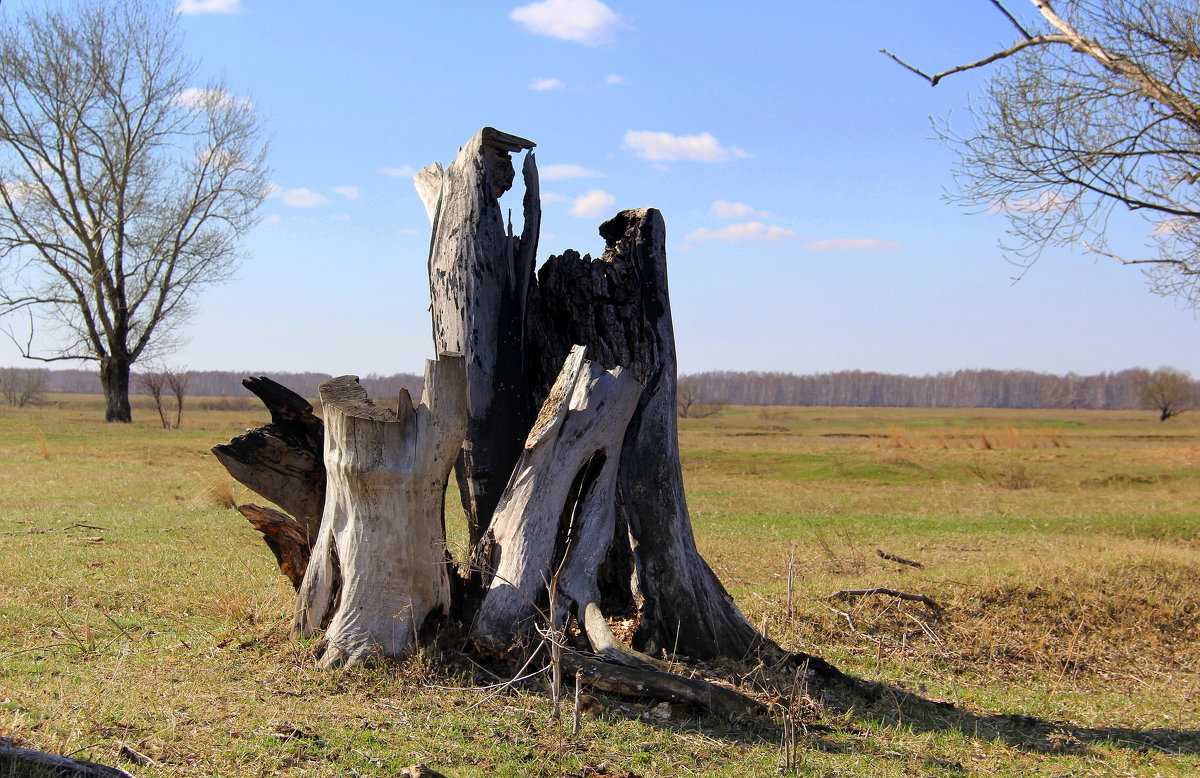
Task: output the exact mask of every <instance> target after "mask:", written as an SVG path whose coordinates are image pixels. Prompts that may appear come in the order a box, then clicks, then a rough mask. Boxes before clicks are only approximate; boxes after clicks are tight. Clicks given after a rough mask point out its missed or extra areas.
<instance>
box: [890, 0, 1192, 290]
mask: <svg viewBox="0 0 1200 778" xmlns="http://www.w3.org/2000/svg"><path fill="white" fill-rule="evenodd" d="M990 2H991V3H992V5H994V6H995V7H996V8H997V9H998V10H999V11H1000V12H1001V13H1002V14H1003V15H1004V17H1006V18H1007V20H1008V22H1009V23H1010V24H1011V25H1012V27H1013V28H1015V30H1016V32H1017V39H1016V40H1015V41H1014V42H1013V43H1012V45H1011V46H1008V47H1007V48H1003V49H1000V50H998V51H994V52H991V53H989V54H987V55H986V56H983V57H981V58H980V59H978V60H976V61H974V62H969V63H966V64H962V65H957V66H955V67H952V68H950V69H948V70H944V71H942V72H940V73H936V74H933V75H929V74H927V73H925V72H923V71H921V70H920V69H918V68H916V67H914V66H913V65H910V64H908V63H907V62H905V61H903V60H901V59H900V58H899V57H897V56H896V55H894V54H891V53H890V52H888V51H886V50H884V52H883V53H885V54H887V55H888V56H890V57H892V58H893V59H894V60H896V61H897V62H899V63H900V64H901V65H903V66H904V67H906V68H908V69H909V70H911V71H913V72H914V73H917V74H918V75H920V76H921V77H922V78H925V79H926V80H928V81H929V82H930V83H931V84H933V85H935V86H936V85H937V84H938V83H939V82H940V81H941V80H943V79H944V78H946V77H948V76H952V75H954V74H956V73H961V72H963V71H967V70H972V69H975V68H981V67H987V66H993V63H997V64H995V65H994V67H995V68H996V71H995V73H994V75H993V76H992V79H991V82H990V84H989V85H988V86H987V88H986V91H985V92H984V94H983V95H982V97H981V99H979V100H978V101H976V102H975V103H974V104H973V105H972V106H971V112H972V114H973V116H974V120H975V121H974V125H975V126H974V130H973V131H972V132H970V133H969V134H966V135H965V136H964V135H959V134H957V133H956V132H955V131H954V130H952V129H951V128H950V127H949V126H948V125H945V126H943V127H941V128H940V129H939V132H940V133H941V135H942V137H943V138H944V139H945V140H948V141H949V142H951V143H952V145H954V146H956V147H957V149H958V151H959V162H958V165H957V169H956V171H955V172H956V180H957V184H958V194H957V195H952V196H951V199H953V200H957V201H958V202H960V203H962V204H964V205H967V206H971V207H975V208H980V209H984V210H989V211H992V212H1001V213H1003V214H1004V215H1006V216H1007V217H1008V220H1009V224H1010V230H1009V239H1007V240H1006V241H1004V247H1005V248H1006V249H1008V250H1009V252H1010V255H1011V256H1013V257H1014V258H1015V259H1016V260H1017V261H1018V262H1020V263H1021V264H1024V265H1026V266H1028V264H1030V263H1032V262H1033V261H1034V260H1036V259H1037V257H1038V256H1039V255H1040V254H1041V253H1042V252H1043V251H1044V250H1045V249H1047V248H1049V247H1056V246H1068V247H1080V248H1083V249H1085V250H1086V251H1088V252H1091V253H1092V254H1094V255H1097V256H1101V257H1107V258H1111V259H1115V260H1117V261H1119V262H1122V263H1124V264H1127V265H1137V266H1140V267H1141V268H1142V269H1143V270H1145V271H1146V273H1147V275H1148V276H1149V277H1150V279H1151V282H1152V285H1153V287H1152V288H1153V289H1154V291H1156V292H1158V293H1160V294H1165V295H1172V296H1178V297H1180V298H1182V299H1183V300H1184V301H1186V303H1187V304H1188V305H1190V306H1193V307H1195V306H1200V197H1198V195H1200V189H1198V187H1200V154H1198V153H1197V149H1198V148H1200V91H1198V90H1200V8H1198V7H1197V6H1196V4H1195V2H1193V1H1192V0H1061V2H1055V3H1053V4H1051V2H1050V1H1049V0H1030V2H1031V3H1032V5H1033V8H1034V12H1032V13H1029V14H1027V15H1026V16H1027V17H1028V18H1027V19H1025V20H1024V21H1023V20H1021V19H1018V16H1017V14H1014V13H1012V12H1010V11H1009V10H1008V9H1007V8H1006V7H1005V6H1004V5H1003V4H1002V3H1001V2H1000V0H990ZM997 18H999V17H997ZM1127 212H1136V213H1137V214H1140V215H1141V216H1142V217H1143V218H1144V219H1145V220H1146V222H1147V232H1146V240H1145V244H1144V245H1143V246H1142V247H1140V248H1137V247H1135V248H1130V247H1125V246H1110V240H1109V239H1110V237H1111V235H1110V233H1111V231H1110V230H1109V227H1110V222H1111V221H1112V220H1114V219H1121V218H1123V216H1122V215H1123V214H1125V213H1127Z"/></svg>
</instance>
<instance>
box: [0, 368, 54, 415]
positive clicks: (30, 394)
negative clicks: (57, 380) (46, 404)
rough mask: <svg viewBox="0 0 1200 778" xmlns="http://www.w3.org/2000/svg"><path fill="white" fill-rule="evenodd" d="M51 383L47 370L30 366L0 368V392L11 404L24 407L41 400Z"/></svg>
mask: <svg viewBox="0 0 1200 778" xmlns="http://www.w3.org/2000/svg"><path fill="white" fill-rule="evenodd" d="M49 383H50V374H49V372H48V371H46V370H42V369H38V368H28V367H3V368H0V393H3V395H4V401H5V402H7V403H8V404H9V405H14V406H16V407H18V408H24V407H25V406H26V405H32V404H35V403H38V402H40V401H41V399H42V397H43V395H45V393H46V387H47V386H48V385H49Z"/></svg>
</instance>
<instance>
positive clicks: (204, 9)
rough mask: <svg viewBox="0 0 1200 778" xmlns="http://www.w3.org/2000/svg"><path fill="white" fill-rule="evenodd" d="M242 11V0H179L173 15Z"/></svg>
mask: <svg viewBox="0 0 1200 778" xmlns="http://www.w3.org/2000/svg"><path fill="white" fill-rule="evenodd" d="M241 10H242V0H179V3H178V4H177V5H176V6H175V13H177V14H184V15H185V16H191V15H193V14H235V13H238V12H239V11H241Z"/></svg>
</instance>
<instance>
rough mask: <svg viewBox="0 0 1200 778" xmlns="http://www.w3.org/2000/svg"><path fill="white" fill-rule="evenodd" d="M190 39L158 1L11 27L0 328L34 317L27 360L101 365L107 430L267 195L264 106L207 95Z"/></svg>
mask: <svg viewBox="0 0 1200 778" xmlns="http://www.w3.org/2000/svg"><path fill="white" fill-rule="evenodd" d="M180 40H181V34H180V30H179V27H178V24H177V21H176V19H175V16H174V15H173V14H172V12H171V9H170V8H169V7H168V6H167V5H165V4H160V3H155V2H153V0H145V1H144V2H143V0H118V1H117V2H87V3H78V4H45V5H43V4H27V5H26V6H23V7H22V8H20V9H17V10H15V11H12V12H8V13H4V14H3V15H2V16H0V260H3V264H2V265H0V315H3V314H13V313H17V312H25V313H26V314H27V315H28V334H27V335H26V334H25V333H24V332H22V333H21V334H20V335H19V336H18V334H17V333H16V332H14V330H13V329H12V326H11V325H10V327H9V328H8V329H7V333H8V335H9V337H10V338H12V339H13V341H14V342H15V343H17V345H18V346H19V347H20V348H21V350H22V354H23V355H24V356H25V357H27V358H30V359H38V360H42V361H54V360H62V359H75V360H92V361H95V362H98V363H99V367H100V378H101V383H102V384H103V387H104V393H105V398H106V410H105V418H106V419H107V420H108V421H123V422H127V421H130V418H131V415H130V408H129V374H130V367H131V366H132V365H133V364H134V363H135V362H136V361H138V360H139V359H141V358H144V357H148V356H150V355H152V354H154V353H155V352H159V353H161V352H162V351H163V350H164V349H166V348H168V347H169V346H170V345H171V342H172V341H171V337H170V336H171V334H172V332H173V330H174V328H175V326H176V325H178V324H179V323H180V322H181V321H182V320H183V319H184V318H186V315H187V314H188V312H189V308H190V306H191V304H192V303H193V302H194V300H195V297H196V294H197V292H198V291H199V290H200V289H201V288H202V287H203V286H205V285H207V284H211V283H214V282H217V281H221V280H224V279H225V278H227V277H228V275H229V273H230V271H231V270H232V268H233V267H234V265H235V263H236V261H237V259H238V256H239V252H238V240H239V238H240V237H241V236H242V235H243V234H244V233H245V232H246V231H247V230H248V229H249V228H250V227H251V226H253V225H254V224H255V222H256V220H257V217H256V212H257V210H258V207H259V205H260V204H261V203H262V200H263V199H264V197H265V196H266V190H267V178H266V176H267V168H266V165H265V153H266V146H265V144H264V143H263V142H262V140H261V139H260V134H261V133H260V119H259V117H258V114H257V113H256V111H255V109H254V106H253V105H252V104H251V103H250V102H249V101H248V100H245V99H241V98H238V97H235V96H233V95H232V94H231V93H230V92H228V91H227V89H226V88H225V86H224V85H223V84H222V83H219V82H212V83H209V84H207V85H204V86H201V85H199V84H197V82H196V73H197V67H196V63H194V62H193V61H192V60H190V59H189V58H188V57H187V56H186V55H185V54H184V52H183V50H182V48H181V43H180ZM42 326H48V327H50V328H51V329H52V330H53V331H54V333H55V334H54V336H53V337H52V338H51V340H50V341H49V342H47V341H45V340H44V339H43V335H41V334H38V335H37V337H36V338H35V332H38V333H40V327H42ZM35 342H36V345H35Z"/></svg>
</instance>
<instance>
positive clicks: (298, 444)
mask: <svg viewBox="0 0 1200 778" xmlns="http://www.w3.org/2000/svg"><path fill="white" fill-rule="evenodd" d="M242 385H243V386H245V387H246V388H247V389H249V390H250V391H251V392H253V393H254V394H256V395H257V396H258V398H259V399H260V400H262V401H263V405H265V406H267V410H269V411H270V412H271V423H270V424H268V425H266V426H263V427H259V428H257V429H252V430H247V431H246V432H245V434H242V435H239V436H237V437H236V438H233V439H232V440H230V441H229V442H228V443H225V444H222V445H219V446H213V448H212V452H213V454H215V455H216V457H217V459H218V460H220V462H221V464H222V465H224V466H225V469H226V470H228V471H229V474H230V475H232V476H233V477H234V478H236V479H237V480H238V481H239V482H241V483H242V484H244V485H245V486H247V487H249V488H250V489H252V490H254V492H256V493H257V494H260V495H262V496H263V497H265V498H266V499H268V500H270V501H271V502H273V503H275V504H276V505H278V506H279V507H280V508H282V509H283V510H284V511H286V512H287V513H289V514H290V515H292V516H295V517H296V520H297V521H298V522H300V524H301V525H302V526H303V527H304V529H305V530H306V531H307V533H308V537H309V538H310V539H312V538H316V536H317V529H318V528H319V527H320V525H321V511H322V509H323V508H324V506H325V465H324V463H323V462H322V459H321V451H322V445H323V440H324V436H325V433H324V429H323V426H322V424H321V420H320V419H318V418H317V417H316V416H314V415H313V412H312V405H310V404H309V403H308V401H307V400H305V399H304V398H303V397H301V396H300V395H298V394H296V393H295V392H293V391H292V390H290V389H288V388H287V387H285V386H282V385H281V384H278V383H276V382H275V381H272V380H271V379H269V378H267V377H265V376H263V377H259V378H247V379H245V380H243V381H242Z"/></svg>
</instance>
